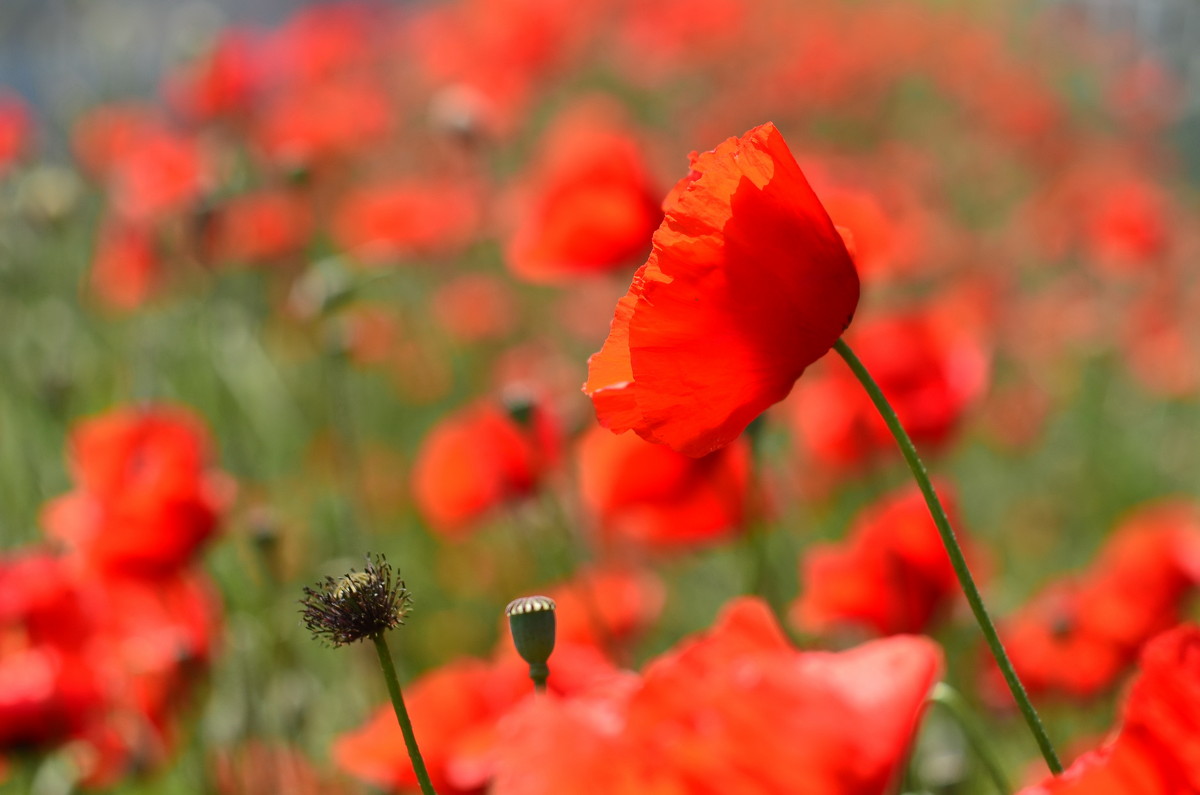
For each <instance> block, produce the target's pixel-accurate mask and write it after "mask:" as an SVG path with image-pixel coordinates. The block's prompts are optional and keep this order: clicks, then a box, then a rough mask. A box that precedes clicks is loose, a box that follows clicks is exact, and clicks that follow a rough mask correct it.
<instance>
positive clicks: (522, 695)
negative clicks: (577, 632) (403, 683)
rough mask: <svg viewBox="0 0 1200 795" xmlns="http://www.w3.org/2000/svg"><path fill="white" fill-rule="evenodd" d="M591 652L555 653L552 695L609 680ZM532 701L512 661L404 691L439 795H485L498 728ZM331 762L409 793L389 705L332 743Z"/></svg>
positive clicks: (462, 664)
mask: <svg viewBox="0 0 1200 795" xmlns="http://www.w3.org/2000/svg"><path fill="white" fill-rule="evenodd" d="M616 675H617V674H616V672H615V670H614V669H613V668H612V667H611V666H610V665H609V664H608V663H606V662H604V660H603V658H601V657H600V656H599V655H598V654H597V653H596V652H595V651H594V650H580V649H578V647H576V648H575V649H574V650H572V649H571V648H570V647H568V648H567V649H558V650H556V651H555V654H554V657H553V658H552V664H551V670H550V679H549V682H548V687H549V689H550V691H551V692H574V691H576V690H578V689H579V688H581V687H587V686H590V685H591V684H592V683H593V682H596V681H607V680H608V679H609V678H610V677H613V676H616ZM532 695H533V683H532V682H531V681H530V680H529V666H528V664H526V663H525V662H524V661H522V660H520V659H519V658H518V657H517V656H516V655H515V654H514V655H505V656H502V657H500V658H499V659H498V660H497V661H496V662H491V663H489V662H484V661H482V660H460V661H457V662H453V663H450V664H449V665H445V666H442V667H441V668H438V669H436V670H434V671H431V672H429V673H427V674H424V675H423V676H421V677H418V678H417V679H416V680H415V681H414V682H412V683H411V684H410V685H408V686H407V687H406V688H405V697H404V698H405V702H406V706H407V709H408V712H409V715H410V717H411V719H412V724H413V731H414V732H415V733H416V735H417V738H418V740H419V742H420V744H421V757H422V759H423V760H424V762H425V766H426V768H427V769H428V771H429V775H430V778H431V779H432V780H433V785H434V788H435V789H436V790H437V791H438V792H439V793H442V795H476V794H477V793H482V792H484V789H485V787H486V786H487V784H488V781H489V780H490V779H491V777H492V774H493V772H494V768H495V765H496V763H497V759H498V758H499V757H500V756H503V754H504V753H505V751H504V749H503V748H502V747H501V746H499V745H498V740H499V737H498V735H497V732H496V728H497V725H498V724H499V722H500V721H501V719H503V717H504V716H505V715H507V714H508V713H509V712H510V711H511V710H512V708H513V707H514V706H515V705H516V704H518V703H519V702H521V701H522V700H523V699H526V698H528V697H529V696H532ZM332 755H333V759H334V761H335V762H336V763H337V765H338V767H340V768H342V769H343V770H345V771H347V772H349V773H351V774H353V775H354V776H355V777H357V778H360V779H362V780H364V781H368V782H370V783H372V784H374V785H375V786H378V787H384V788H387V789H391V790H399V789H415V788H416V785H417V779H416V774H415V773H414V772H413V769H412V763H411V762H410V760H409V758H408V754H407V753H406V752H405V750H404V737H403V735H402V734H401V732H400V726H399V725H398V724H397V723H396V715H395V713H394V712H393V710H392V707H391V705H390V704H388V705H386V706H383V707H380V708H379V709H378V710H376V711H375V712H374V714H373V715H372V717H371V718H370V719H369V720H368V721H367V722H366V723H365V724H363V725H362V726H360V727H359V728H358V729H355V730H353V731H351V732H347V733H346V734H343V735H342V736H341V737H339V738H338V739H337V740H336V741H335V742H334V745H333V750H332Z"/></svg>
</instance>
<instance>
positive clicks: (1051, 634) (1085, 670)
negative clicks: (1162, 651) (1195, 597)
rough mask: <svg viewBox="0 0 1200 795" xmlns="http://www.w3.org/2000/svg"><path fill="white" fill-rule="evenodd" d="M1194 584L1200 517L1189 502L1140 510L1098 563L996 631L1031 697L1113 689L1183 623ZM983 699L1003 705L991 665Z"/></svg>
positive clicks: (1198, 578)
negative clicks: (1145, 650) (1148, 649)
mask: <svg viewBox="0 0 1200 795" xmlns="http://www.w3.org/2000/svg"><path fill="white" fill-rule="evenodd" d="M1198 582H1200V515H1198V514H1197V509H1196V507H1195V506H1194V505H1192V504H1191V503H1188V502H1182V501H1171V502H1161V503H1154V504H1151V505H1148V506H1145V507H1142V508H1140V509H1138V510H1137V511H1135V512H1134V513H1132V514H1130V515H1129V516H1128V517H1126V518H1125V519H1124V520H1123V521H1122V522H1121V524H1120V525H1119V526H1118V528H1117V529H1116V530H1115V531H1114V532H1113V534H1112V536H1111V537H1110V538H1109V540H1108V541H1107V542H1106V543H1105V546H1104V548H1103V549H1102V550H1101V551H1100V554H1099V555H1098V556H1097V559H1096V561H1095V563H1093V564H1092V566H1091V567H1089V568H1088V570H1087V571H1085V572H1084V573H1082V574H1081V575H1079V576H1077V577H1076V578H1074V579H1072V580H1067V581H1063V582H1059V583H1056V584H1054V585H1052V586H1051V587H1049V588H1048V589H1046V590H1045V591H1043V592H1042V593H1040V594H1039V595H1037V596H1036V597H1035V598H1034V599H1033V600H1031V601H1030V602H1029V604H1028V605H1026V606H1025V607H1024V608H1023V609H1022V610H1020V611H1019V612H1018V613H1017V614H1016V615H1014V616H1012V617H1011V618H1009V619H1008V620H1007V621H1006V622H1005V623H1004V626H1002V628H1001V635H1002V636H1003V637H1004V641H1005V645H1006V647H1007V648H1008V652H1009V656H1010V657H1011V658H1012V661H1013V665H1014V666H1015V668H1016V670H1017V673H1018V674H1019V675H1020V677H1021V679H1022V681H1023V682H1024V683H1025V687H1026V689H1028V690H1029V691H1030V692H1031V693H1038V692H1059V693H1064V694H1066V695H1071V696H1075V697H1078V698H1089V697H1093V696H1096V695H1098V694H1100V693H1103V692H1105V691H1106V690H1108V689H1110V688H1112V686H1113V685H1114V684H1115V683H1116V681H1117V679H1118V678H1119V677H1120V676H1121V674H1122V673H1124V672H1125V671H1126V670H1127V669H1128V667H1129V666H1130V665H1132V664H1133V662H1134V661H1135V660H1136V659H1137V655H1138V651H1139V649H1141V647H1142V644H1144V643H1145V642H1146V641H1147V640H1148V639H1150V638H1152V637H1153V636H1154V635H1155V634H1156V633H1158V632H1161V631H1163V630H1164V629H1166V628H1168V627H1171V626H1173V625H1174V624H1176V623H1177V622H1178V621H1179V620H1180V618H1181V617H1182V610H1183V606H1184V602H1185V600H1186V598H1187V597H1188V596H1189V595H1190V594H1191V593H1192V592H1193V591H1194V589H1195V587H1196V584H1197V583H1198ZM984 684H985V690H984V693H985V695H986V696H987V697H988V698H989V699H992V700H995V701H996V702H997V703H1005V704H1007V703H1009V702H1008V698H1007V695H1006V693H1005V689H1004V685H1003V683H1002V681H1001V680H1000V675H999V672H998V671H997V670H996V668H995V667H994V666H992V665H990V664H988V666H987V668H986V669H985V679H984Z"/></svg>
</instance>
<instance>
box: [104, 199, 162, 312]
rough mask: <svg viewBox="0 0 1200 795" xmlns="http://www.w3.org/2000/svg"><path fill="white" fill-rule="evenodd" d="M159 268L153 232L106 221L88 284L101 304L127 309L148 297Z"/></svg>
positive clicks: (121, 222) (140, 227) (160, 267)
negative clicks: (89, 283)
mask: <svg viewBox="0 0 1200 795" xmlns="http://www.w3.org/2000/svg"><path fill="white" fill-rule="evenodd" d="M162 267H163V266H162V262H161V258H160V256H159V253H158V250H157V243H156V241H155V239H154V230H153V229H150V228H148V227H146V226H144V225H142V224H133V223H129V222H127V221H122V220H120V219H119V218H109V219H107V220H105V221H104V222H103V224H102V225H101V227H100V232H99V235H98V237H97V239H96V248H95V250H94V251H93V252H92V268H91V272H90V273H89V281H90V282H91V288H92V291H93V292H95V294H96V297H97V298H99V299H100V301H101V302H102V303H103V304H105V305H106V306H108V307H111V308H112V309H120V310H130V309H135V308H137V307H138V306H141V305H142V303H143V302H145V301H146V299H147V298H149V297H150V295H151V293H152V292H153V291H154V288H155V286H156V285H157V283H158V281H159V279H160V278H161V277H162Z"/></svg>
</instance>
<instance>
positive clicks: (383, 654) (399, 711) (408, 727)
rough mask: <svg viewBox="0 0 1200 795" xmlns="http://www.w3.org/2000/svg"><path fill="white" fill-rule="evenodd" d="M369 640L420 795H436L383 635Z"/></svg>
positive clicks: (380, 634)
mask: <svg viewBox="0 0 1200 795" xmlns="http://www.w3.org/2000/svg"><path fill="white" fill-rule="evenodd" d="M371 640H372V641H373V642H374V643H375V651H376V652H378V654H379V665H380V666H381V667H382V668H383V678H384V680H385V681H386V682H387V689H388V695H390V696H391V697H392V708H393V709H394V710H395V711H396V720H397V721H399V723H400V731H401V732H402V733H403V734H404V745H405V747H407V748H408V758H409V759H411V760H412V766H413V770H414V771H415V772H416V774H417V783H418V784H420V785H421V793H422V795H437V793H436V792H435V791H434V789H433V784H432V783H431V782H430V780H429V772H428V771H427V770H426V769H425V761H424V760H423V759H421V749H420V748H419V747H417V736H416V735H415V734H413V727H412V721H410V720H409V719H408V710H407V709H406V708H405V707H404V696H402V695H401V694H400V680H399V679H397V678H396V666H395V665H393V664H392V653H391V652H390V651H388V647H387V641H386V640H384V638H383V633H379V634H378V635H374V636H373V637H372V638H371Z"/></svg>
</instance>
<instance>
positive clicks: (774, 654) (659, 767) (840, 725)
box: [492, 599, 941, 795]
mask: <svg viewBox="0 0 1200 795" xmlns="http://www.w3.org/2000/svg"><path fill="white" fill-rule="evenodd" d="M940 669H941V653H940V651H939V650H938V648H937V646H936V645H934V644H933V642H932V641H929V640H927V639H924V638H918V637H908V636H897V637H894V638H889V639H886V640H880V641H874V642H872V643H868V644H865V645H863V646H860V647H858V648H856V649H852V650H850V651H846V652H842V653H839V654H831V653H825V652H800V651H796V650H795V649H793V648H792V647H791V646H790V645H789V644H788V642H787V640H786V638H785V637H784V636H783V633H782V632H781V631H780V629H779V627H778V625H777V624H776V623H775V621H774V619H773V618H772V617H771V614H770V610H769V609H768V608H767V607H766V605H765V604H763V603H762V602H761V601H757V600H753V599H740V600H737V601H735V602H733V603H731V604H730V605H729V606H727V607H726V609H725V610H724V611H723V613H722V614H721V616H720V617H719V618H718V619H717V621H716V623H715V625H714V626H713V628H712V629H711V630H709V631H708V632H706V633H704V634H703V635H701V636H699V637H697V638H693V639H690V640H686V641H684V642H683V643H681V644H679V645H678V646H677V647H676V648H675V649H673V650H671V651H668V652H667V653H666V654H664V655H662V656H661V657H659V658H657V659H655V660H652V661H651V662H650V663H649V664H648V665H647V666H646V668H645V670H644V673H643V674H642V676H641V677H640V678H639V679H637V680H635V681H632V682H629V683H626V684H625V685H624V686H622V687H619V688H614V687H611V686H610V687H608V688H607V689H605V690H597V691H592V692H590V693H589V692H587V691H584V692H582V693H580V694H577V695H575V696H570V697H566V698H553V697H552V698H544V699H533V700H529V701H526V702H525V703H524V704H523V705H521V706H520V707H519V708H518V709H517V710H516V711H515V712H514V714H513V715H512V716H510V717H509V718H508V719H507V720H506V722H505V724H504V725H503V727H502V731H503V745H502V747H503V748H504V753H503V754H502V755H501V756H500V757H499V762H498V768H497V773H496V781H495V784H494V785H493V789H492V792H494V793H496V794H497V795H541V794H542V793H546V795H549V794H550V793H560V792H579V791H587V792H596V793H600V792H604V793H612V794H613V795H621V794H622V793H631V794H632V793H645V792H664V793H667V792H669V793H683V792H687V793H694V794H695V795H705V794H706V793H714V794H715V793H730V792H804V793H820V795H878V793H880V792H884V791H887V789H888V787H889V785H890V784H891V783H892V782H894V781H895V779H896V775H897V772H898V770H899V768H900V766H901V764H902V763H903V760H904V759H905V756H906V753H907V750H908V748H909V745H910V743H911V742H912V739H913V735H914V732H915V730H916V726H917V721H918V719H919V716H920V714H921V709H922V706H923V704H924V701H925V699H926V697H927V696H928V694H929V690H930V688H932V687H933V684H934V682H935V681H936V679H937V676H938V673H939V671H940ZM867 724H869V725H870V726H871V731H870V732H864V731H863V730H862V727H863V726H864V725H867ZM782 759H786V760H787V763H786V764H781V763H780V760H782ZM580 782H585V784H584V785H583V789H582V790H581V788H580V787H581V784H580Z"/></svg>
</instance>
